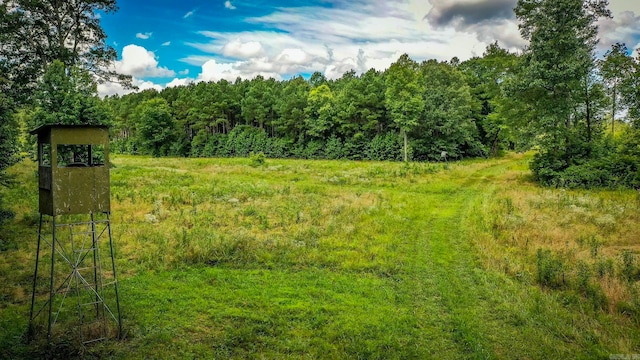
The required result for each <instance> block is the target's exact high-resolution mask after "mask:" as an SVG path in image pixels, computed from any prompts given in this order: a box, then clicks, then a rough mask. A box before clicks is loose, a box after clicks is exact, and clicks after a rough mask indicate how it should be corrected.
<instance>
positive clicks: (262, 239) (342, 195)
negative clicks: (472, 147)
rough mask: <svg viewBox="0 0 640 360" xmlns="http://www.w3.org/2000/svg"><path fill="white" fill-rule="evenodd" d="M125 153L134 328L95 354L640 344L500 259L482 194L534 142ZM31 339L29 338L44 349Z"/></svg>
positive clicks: (615, 321) (119, 234)
mask: <svg viewBox="0 0 640 360" xmlns="http://www.w3.org/2000/svg"><path fill="white" fill-rule="evenodd" d="M113 161H114V163H115V165H116V168H115V169H114V170H113V171H112V183H113V184H112V186H113V193H114V194H113V197H115V198H116V200H114V206H113V213H114V215H113V218H112V221H113V222H114V234H115V237H116V239H117V241H118V242H119V244H118V245H117V247H118V256H119V258H118V266H119V268H120V271H121V274H122V275H121V277H120V280H121V282H120V283H121V294H122V295H121V297H122V299H121V303H122V308H123V309H124V310H123V313H124V322H125V330H126V339H125V340H124V341H121V342H109V343H107V344H106V345H101V346H98V347H96V348H92V349H90V350H89V355H90V356H98V357H110V358H131V359H138V358H175V359H183V358H310V359H315V358H329V359H342V358H361V359H375V358H379V359H426V358H434V359H460V358H470V359H476V358H480V359H491V358H513V359H524V358H531V359H548V358H608V357H609V355H610V354H618V353H631V352H634V351H635V352H639V351H640V347H639V344H638V339H639V336H638V326H637V325H636V324H635V323H633V322H631V321H627V320H625V319H621V318H619V317H616V316H613V315H610V314H606V313H603V312H593V311H589V310H585V309H584V308H583V307H582V306H580V304H568V303H567V302H566V301H565V298H564V297H563V296H562V295H559V294H557V293H555V292H554V291H548V290H543V289H541V288H540V287H539V286H538V285H536V284H533V283H531V282H527V281H518V280H517V279H514V278H513V277H510V276H508V275H505V274H504V273H503V272H498V271H495V270H491V269H487V268H485V267H484V266H483V263H482V261H481V254H480V251H481V250H480V249H479V247H478V246H477V241H475V240H476V239H475V238H474V237H475V236H477V234H478V232H479V231H480V230H478V227H479V226H480V225H479V223H478V220H477V219H478V212H480V211H482V209H483V208H484V207H485V206H484V205H485V204H486V203H487V202H490V201H491V199H492V198H493V197H495V196H497V194H500V192H501V191H504V190H505V189H509V188H512V187H514V186H520V185H521V184H524V183H527V184H528V185H529V186H530V185H531V184H530V183H528V180H527V170H526V162H527V161H528V158H527V157H525V156H522V155H517V156H516V155H510V156H508V157H506V158H503V159H498V160H491V161H470V162H464V163H461V164H450V165H443V164H437V165H433V164H416V165H411V166H409V167H406V166H404V165H402V164H396V163H367V162H364V163H357V162H328V161H319V162H308V161H307V162H304V161H294V160H268V161H267V165H266V166H263V167H256V168H254V167H250V166H248V164H249V160H247V159H235V160H204V159H195V160H184V159H148V158H138V157H115V159H114V160H113ZM185 178H188V179H189V180H184V179H185ZM181 179H182V180H181ZM180 181H183V182H184V183H182V184H180ZM176 183H178V184H176ZM204 184H209V185H208V186H211V187H206V186H205V185H204ZM141 186H143V187H141ZM154 186H155V188H154ZM203 186H204V188H203ZM181 189H182V190H181ZM189 189H191V190H189ZM198 189H200V190H198ZM149 191H151V192H149ZM199 191H202V193H201V192H199ZM203 193H208V194H210V195H211V196H210V197H207V196H204V195H203ZM158 199H160V200H158ZM147 215H153V217H149V216H147ZM17 223H18V225H20V221H18V222H17ZM18 225H16V226H18ZM238 233H240V235H238ZM15 251H24V252H27V251H30V250H29V248H26V249H17V250H15ZM2 255H3V256H8V253H7V252H5V253H4V254H2ZM28 270H30V269H29V268H28V266H25V267H24V269H23V271H28ZM25 309H26V304H25V301H15V302H14V303H9V304H6V306H5V307H4V308H2V307H0V315H3V313H4V314H7V315H11V317H10V318H11V319H15V320H13V322H12V323H10V321H6V322H5V324H7V325H10V326H25V325H26V322H25V321H23V320H22V319H21V318H20V317H19V316H18V314H21V312H22V313H24V311H25ZM13 333H14V334H15V333H16V331H14V332H13ZM7 334H9V333H8V332H7ZM8 338H9V335H5V336H4V337H2V336H0V339H4V343H5V344H9V343H10V341H9V340H7V339H8ZM22 351H23V352H16V353H15V354H20V353H22V354H24V353H29V351H30V350H29V349H28V348H27V349H26V350H25V349H22ZM4 353H5V354H11V352H10V351H8V350H6V349H5V350H4ZM0 354H2V352H0Z"/></svg>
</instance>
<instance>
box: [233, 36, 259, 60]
mask: <svg viewBox="0 0 640 360" xmlns="http://www.w3.org/2000/svg"><path fill="white" fill-rule="evenodd" d="M222 54H223V55H224V56H227V57H235V58H241V59H250V58H255V57H261V56H264V54H265V52H264V49H263V48H262V44H260V42H258V41H249V42H246V43H243V42H241V41H240V40H239V39H235V40H233V41H230V42H228V43H227V44H226V45H224V47H222Z"/></svg>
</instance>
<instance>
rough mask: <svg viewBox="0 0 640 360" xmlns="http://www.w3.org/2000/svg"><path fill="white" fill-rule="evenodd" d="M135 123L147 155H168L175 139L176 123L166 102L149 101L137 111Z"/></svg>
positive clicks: (140, 142) (157, 99) (158, 100)
mask: <svg viewBox="0 0 640 360" xmlns="http://www.w3.org/2000/svg"><path fill="white" fill-rule="evenodd" d="M134 121H135V122H136V127H137V129H138V142H139V144H140V149H141V151H142V152H143V153H145V154H150V155H153V156H156V157H157V156H162V155H168V154H169V150H170V148H171V143H172V141H173V140H174V139H175V136H176V134H175V122H174V120H173V117H172V116H171V110H170V108H169V104H168V103H167V101H166V100H164V99H161V98H156V99H151V100H147V101H145V102H143V103H141V104H140V105H138V107H137V108H136V110H135V113H134Z"/></svg>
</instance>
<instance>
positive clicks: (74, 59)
mask: <svg viewBox="0 0 640 360" xmlns="http://www.w3.org/2000/svg"><path fill="white" fill-rule="evenodd" d="M116 10H117V6H116V1H115V0H79V1H54V0H17V1H11V2H7V1H4V2H2V3H0V44H2V46H0V59H2V64H1V65H2V67H3V68H4V69H6V71H7V73H8V74H10V76H9V77H8V78H10V79H11V80H12V82H13V84H12V86H11V87H10V88H9V90H10V93H9V95H10V97H12V98H13V99H14V100H16V101H17V102H18V103H20V104H24V103H29V102H30V100H32V98H31V96H32V95H33V94H34V90H36V83H38V82H39V81H40V79H41V77H42V76H43V74H44V73H45V72H46V71H47V68H48V67H49V66H50V65H51V64H53V63H54V61H60V62H61V63H62V64H64V65H63V67H64V68H67V69H72V68H74V67H79V68H80V69H81V71H89V72H91V73H92V74H95V75H96V76H97V77H98V78H100V79H102V80H118V81H119V82H121V83H124V84H125V85H131V76H125V75H120V74H117V73H115V72H114V71H112V70H109V69H110V68H111V65H112V63H113V61H115V60H117V57H118V56H117V53H116V51H115V49H114V48H113V47H111V46H109V45H107V43H106V38H107V34H106V33H105V32H104V30H103V29H102V27H101V26H100V17H101V16H104V14H109V13H112V12H115V11H116Z"/></svg>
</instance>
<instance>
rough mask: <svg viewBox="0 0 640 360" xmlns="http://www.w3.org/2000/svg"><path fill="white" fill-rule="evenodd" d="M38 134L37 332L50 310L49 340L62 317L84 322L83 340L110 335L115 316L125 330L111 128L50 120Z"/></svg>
mask: <svg viewBox="0 0 640 360" xmlns="http://www.w3.org/2000/svg"><path fill="white" fill-rule="evenodd" d="M31 134H32V135H36V136H37V138H38V142H37V144H38V191H39V210H40V225H39V228H38V246H37V250H36V264H35V271H34V277H33V292H32V297H31V311H30V316H29V332H30V334H32V335H33V334H34V333H35V332H37V331H36V330H37V328H38V322H37V319H38V318H39V315H40V314H46V315H48V316H46V317H45V319H44V320H43V321H41V322H40V323H41V324H43V325H44V326H46V329H47V330H46V331H47V341H48V342H51V338H52V332H53V325H54V324H56V322H57V321H58V320H61V321H65V323H66V324H73V323H76V325H77V328H78V336H79V338H80V340H81V343H82V345H83V346H84V345H85V344H88V343H91V342H94V341H100V340H104V339H107V337H108V336H109V334H110V333H111V327H109V326H108V320H109V319H113V320H114V321H115V323H116V324H117V327H118V335H120V334H121V330H122V326H121V319H120V303H119V300H118V283H117V278H116V267H115V260H114V252H113V241H112V237H111V221H110V211H111V209H110V199H109V196H110V191H109V186H110V184H109V130H108V128H107V127H106V126H84V125H46V126H42V127H39V128H37V129H35V130H33V131H31ZM45 215H46V216H48V218H46V219H45V218H44V216H45ZM46 220H50V221H46ZM49 224H50V226H51V227H50V228H49V227H48V225H49ZM43 244H44V245H48V246H50V251H51V252H50V256H48V255H44V253H43V255H42V256H41V247H42V246H41V245H43ZM43 267H44V268H45V269H44V270H45V271H43V269H42V268H43ZM47 298H48V299H47ZM37 303H40V304H39V305H38V306H36V304H37ZM70 307H74V308H75V310H74V309H72V310H69V308H70ZM74 314H76V315H77V317H76V315H74ZM74 318H75V319H76V320H73V319H74ZM63 333H64V332H63Z"/></svg>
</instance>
